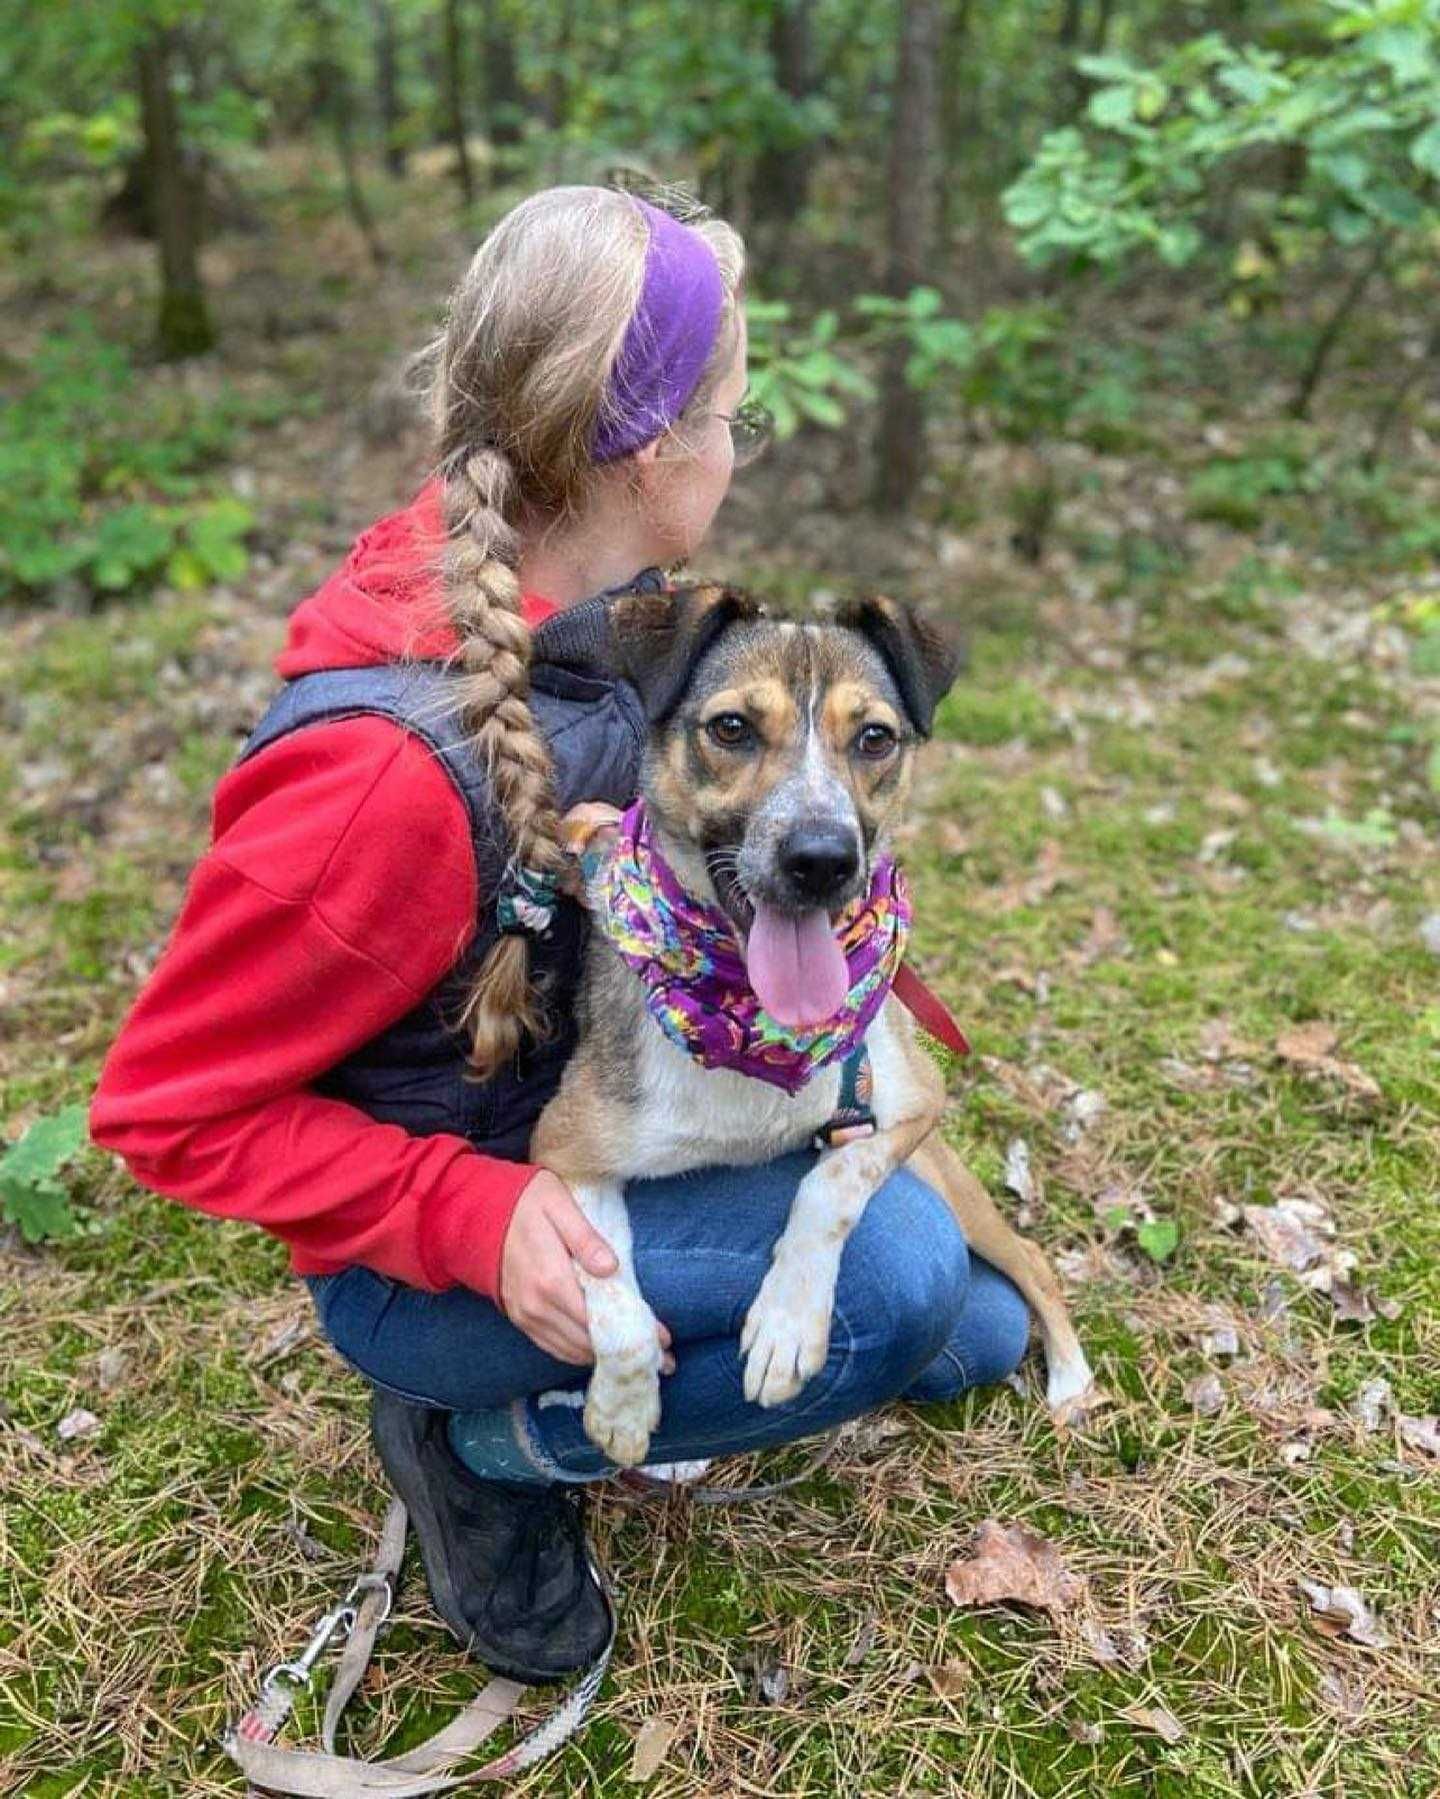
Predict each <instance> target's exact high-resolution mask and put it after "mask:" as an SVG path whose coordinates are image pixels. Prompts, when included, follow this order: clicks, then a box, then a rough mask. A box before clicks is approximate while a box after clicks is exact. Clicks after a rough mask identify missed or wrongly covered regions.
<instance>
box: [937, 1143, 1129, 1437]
mask: <svg viewBox="0 0 1440 1799" xmlns="http://www.w3.org/2000/svg"><path fill="white" fill-rule="evenodd" d="M909 1165H910V1167H911V1168H912V1169H913V1170H914V1172H915V1173H916V1174H918V1175H919V1176H920V1178H921V1179H922V1180H925V1181H928V1182H929V1183H930V1185H931V1186H932V1187H934V1188H935V1189H936V1191H937V1192H939V1193H942V1194H943V1195H944V1196H945V1199H946V1201H947V1202H948V1204H949V1206H950V1209H951V1210H952V1211H953V1212H954V1214H955V1216H956V1218H957V1219H959V1221H960V1228H961V1229H962V1230H963V1231H964V1233H965V1241H966V1242H967V1243H968V1244H969V1245H970V1247H971V1249H973V1250H974V1252H975V1253H976V1255H978V1256H983V1257H984V1258H985V1260H986V1261H987V1262H989V1263H990V1264H991V1265H992V1266H993V1267H996V1268H998V1269H999V1270H1000V1272H1001V1273H1002V1274H1006V1275H1009V1277H1010V1279H1011V1280H1012V1281H1014V1283H1015V1285H1016V1286H1017V1287H1018V1288H1019V1289H1020V1291H1021V1292H1022V1293H1023V1294H1024V1296H1025V1302H1026V1304H1027V1305H1028V1306H1029V1307H1030V1310H1031V1311H1032V1312H1033V1313H1034V1314H1035V1316H1036V1319H1037V1320H1038V1321H1039V1325H1040V1337H1041V1341H1042V1342H1043V1343H1044V1345H1045V1366H1046V1371H1047V1375H1048V1380H1047V1384H1046V1389H1045V1401H1046V1404H1047V1405H1048V1406H1049V1407H1050V1410H1051V1411H1052V1412H1055V1413H1060V1412H1062V1411H1064V1410H1065V1409H1066V1408H1075V1405H1076V1401H1080V1400H1083V1399H1084V1398H1085V1397H1086V1396H1087V1395H1088V1394H1089V1393H1090V1392H1091V1390H1092V1389H1093V1387H1094V1385H1095V1376H1094V1375H1093V1374H1092V1373H1091V1371H1090V1364H1089V1362H1088V1361H1086V1359H1085V1351H1084V1350H1083V1349H1082V1348H1081V1347H1080V1339H1079V1338H1078V1337H1077V1336H1076V1335H1075V1327H1074V1326H1073V1325H1072V1324H1071V1322H1070V1314H1069V1311H1068V1309H1067V1307H1066V1304H1065V1295H1064V1292H1063V1291H1062V1290H1061V1286H1060V1281H1059V1279H1058V1277H1057V1276H1056V1273H1055V1270H1054V1269H1053V1268H1052V1267H1051V1266H1050V1263H1049V1260H1048V1259H1047V1257H1046V1255H1045V1252H1044V1251H1043V1250H1042V1249H1041V1248H1040V1247H1039V1245H1038V1244H1035V1243H1031V1242H1029V1241H1027V1239H1026V1238H1024V1237H1022V1236H1021V1235H1020V1233H1019V1232H1018V1231H1016V1230H1015V1229H1014V1228H1013V1226H1012V1225H1011V1224H1010V1223H1009V1221H1008V1220H1007V1219H1006V1218H1005V1216H1004V1215H1003V1213H1002V1212H1001V1211H1000V1208H999V1207H998V1206H997V1205H996V1204H995V1201H994V1200H993V1199H992V1198H991V1197H990V1195H989V1194H988V1193H987V1192H986V1191H985V1189H984V1187H982V1186H981V1184H980V1182H979V1181H977V1180H976V1178H975V1176H974V1175H973V1174H971V1172H970V1170H969V1169H968V1168H967V1167H966V1166H965V1164H964V1163H963V1162H962V1161H961V1160H960V1158H959V1156H957V1155H956V1153H955V1151H954V1150H953V1149H951V1147H950V1145H949V1144H948V1143H946V1142H945V1141H944V1140H943V1139H942V1138H941V1137H940V1136H939V1134H938V1133H932V1134H931V1135H930V1136H929V1137H928V1138H927V1139H926V1140H925V1142H924V1143H923V1144H922V1145H921V1146H920V1148H919V1149H918V1150H916V1152H915V1153H914V1154H913V1155H912V1156H911V1158H910V1164H909Z"/></svg>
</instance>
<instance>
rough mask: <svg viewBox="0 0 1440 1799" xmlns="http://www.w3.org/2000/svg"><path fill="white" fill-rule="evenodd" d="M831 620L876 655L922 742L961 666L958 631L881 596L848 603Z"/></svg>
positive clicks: (962, 647) (873, 595)
mask: <svg viewBox="0 0 1440 1799" xmlns="http://www.w3.org/2000/svg"><path fill="white" fill-rule="evenodd" d="M836 616H837V618H838V620H839V622H840V623H841V624H842V625H848V626H849V627H850V629H851V630H852V631H859V632H861V633H862V634H863V635H864V636H866V637H868V638H869V639H870V641H871V643H873V644H874V645H875V648H876V649H877V650H879V652H880V654H881V656H882V657H884V659H885V666H886V667H887V668H888V669H889V670H890V674H891V677H892V678H893V680H894V682H895V685H896V686H897V687H898V688H899V689H900V698H901V699H902V700H903V701H904V702H905V710H906V711H907V712H908V713H909V714H910V722H911V724H913V725H914V727H915V729H916V730H917V731H918V732H919V733H920V735H921V736H922V737H928V736H929V735H930V726H931V724H932V723H933V722H934V718H935V708H936V707H937V706H938V705H939V704H940V701H941V700H942V699H943V698H944V697H945V695H946V694H947V693H948V692H949V691H950V687H951V684H952V683H953V681H954V680H955V677H956V676H957V675H958V674H959V673H960V671H961V669H962V668H964V666H965V647H964V645H963V643H962V642H961V641H960V637H959V634H958V632H956V631H955V629H954V628H953V627H952V626H948V625H942V624H941V622H940V621H939V620H938V619H936V618H935V617H934V616H933V615H932V614H930V613H927V612H922V611H920V609H919V608H918V607H915V606H908V605H905V604H904V603H903V602H901V601H899V600H892V599H889V598H888V597H887V596H886V595H884V594H872V595H869V596H867V597H866V598H865V599H863V600H855V601H852V602H851V604H850V605H848V606H844V607H842V608H841V610H840V611H839V613H838V614H837V615H836Z"/></svg>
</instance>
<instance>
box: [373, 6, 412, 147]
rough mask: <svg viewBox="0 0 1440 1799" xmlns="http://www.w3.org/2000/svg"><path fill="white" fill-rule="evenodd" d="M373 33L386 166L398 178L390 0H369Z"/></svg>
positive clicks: (399, 134)
mask: <svg viewBox="0 0 1440 1799" xmlns="http://www.w3.org/2000/svg"><path fill="white" fill-rule="evenodd" d="M370 14H371V18H372V19H373V21H374V36H375V101H376V105H377V107H378V109H379V113H380V135H381V139H382V140H383V142H384V146H385V168H386V170H387V172H388V173H389V174H391V175H393V176H394V177H395V179H396V180H397V181H398V180H399V179H400V178H401V177H402V176H403V175H404V173H405V139H404V134H403V130H402V126H401V120H400V71H399V51H398V48H397V45H396V39H395V11H394V8H393V7H392V5H391V4H390V0H370Z"/></svg>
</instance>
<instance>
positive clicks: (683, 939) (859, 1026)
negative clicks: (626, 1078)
mask: <svg viewBox="0 0 1440 1799" xmlns="http://www.w3.org/2000/svg"><path fill="white" fill-rule="evenodd" d="M586 860H587V866H586V875H587V881H588V885H589V891H590V915H591V918H592V920H593V922H594V924H595V925H596V927H597V929H599V930H601V931H603V932H604V934H605V936H606V937H607V938H608V939H609V940H610V942H611V943H613V944H614V946H615V948H616V949H617V950H618V951H619V952H620V954H621V955H622V956H623V957H624V958H625V960H626V961H627V962H628V963H629V964H630V966H631V967H632V968H633V969H634V970H635V972H636V973H637V974H638V975H639V976H640V978H641V980H642V981H643V983H644V986H645V1004H646V1005H647V1006H648V1007H649V1009H650V1015H651V1017H653V1018H654V1019H655V1021H656V1022H657V1023H658V1024H659V1026H660V1028H661V1029H662V1030H663V1031H664V1032H665V1035H666V1036H667V1037H669V1038H670V1040H671V1042H672V1043H675V1044H677V1045H678V1046H679V1047H680V1048H681V1049H683V1050H684V1051H686V1053H687V1054H689V1055H691V1056H693V1057H694V1058H695V1060H696V1061H697V1062H699V1063H700V1064H701V1065H702V1066H703V1067H706V1068H733V1069H734V1070H735V1071H736V1073H738V1074H745V1075H749V1076H751V1077H752V1078H753V1079H755V1080H759V1081H769V1082H770V1084H771V1085H772V1086H774V1087H783V1088H784V1090H785V1091H786V1092H787V1093H798V1092H799V1091H800V1089H801V1088H802V1087H803V1086H804V1085H805V1083H806V1082H807V1081H808V1080H809V1079H810V1078H811V1076H812V1075H814V1074H815V1073H816V1072H817V1070H819V1069H821V1068H826V1067H828V1066H829V1065H830V1064H831V1063H832V1062H841V1061H844V1059H845V1058H846V1057H847V1056H849V1055H850V1054H851V1053H852V1052H853V1051H854V1050H855V1048H856V1047H857V1046H858V1045H859V1043H860V1041H861V1039H862V1038H863V1037H864V1035H865V1032H866V1030H867V1029H868V1027H869V1025H870V1021H871V1020H872V1019H873V1018H874V1016H875V1014H876V1013H877V1012H878V1011H879V1010H880V1007H881V1005H882V1003H883V1002H884V999H885V996H886V994H887V993H889V991H890V985H891V982H892V981H893V980H894V978H895V972H896V970H897V969H898V968H899V966H900V964H901V962H902V961H903V959H904V956H905V943H906V939H907V937H908V936H909V932H910V891H909V888H908V886H907V884H906V881H905V877H904V875H903V874H902V873H901V871H900V870H899V869H898V868H897V867H896V866H895V864H894V862H892V861H891V860H890V858H889V857H888V856H886V857H882V858H881V859H880V860H879V861H878V862H877V863H876V864H875V870H874V873H873V875H872V876H871V880H870V891H869V893H867V894H866V895H865V896H864V897H863V898H861V899H857V900H854V901H852V902H851V904H850V905H848V906H846V907H845V909H844V911H843V912H841V913H840V915H839V917H838V918H837V919H836V920H835V932H836V935H837V936H838V938H839V940H840V947H841V948H842V949H843V950H844V952H845V960H846V963H847V964H848V965H849V969H850V991H849V994H848V995H847V996H846V1000H845V1004H844V1005H843V1006H842V1007H841V1009H840V1010H839V1012H837V1013H836V1015H835V1016H834V1017H833V1018H831V1019H828V1020H827V1021H826V1022H825V1023H824V1024H821V1025H817V1026H813V1027H811V1026H807V1027H804V1028H798V1029H797V1028H792V1027H790V1026H786V1025H781V1024H777V1023H776V1022H775V1020H774V1019H773V1018H771V1017H770V1015H769V1013H768V1012H766V1011H765V1010H764V1009H763V1008H762V1007H761V1004H760V1001H759V1000H758V999H757V998H756V997H755V991H754V989H753V988H752V987H751V985H750V978H749V976H748V975H747V974H746V972H745V959H744V957H743V955H742V954H741V949H740V944H739V941H738V940H737V938H736V935H735V927H734V925H733V924H732V923H731V922H730V918H729V916H728V914H727V913H725V912H723V911H722V910H721V909H720V907H719V906H715V905H710V904H707V903H706V902H705V901H704V900H699V899H696V898H695V897H694V895H693V894H690V893H687V892H686V890H685V889H684V887H682V886H681V884H680V881H679V880H678V878H677V877H676V875H675V873H674V871H673V870H672V869H671V868H669V867H668V866H667V865H666V863H665V861H664V859H663V858H662V857H661V856H660V854H659V852H658V851H657V850H656V849H655V847H654V844H653V842H652V839H651V834H650V821H649V820H648V819H647V818H646V816H645V807H644V803H643V802H642V801H640V800H637V801H636V802H635V804H634V805H633V806H632V807H631V808H630V810H629V811H628V812H627V813H626V814H625V816H624V817H623V818H622V819H621V821H620V828H619V832H618V834H617V836H616V838H615V841H614V844H613V846H612V847H611V848H610V849H609V850H608V852H606V853H605V854H604V855H603V856H602V857H601V858H600V859H599V861H598V864H596V865H593V872H592V866H591V865H589V859H588V858H587V859H586Z"/></svg>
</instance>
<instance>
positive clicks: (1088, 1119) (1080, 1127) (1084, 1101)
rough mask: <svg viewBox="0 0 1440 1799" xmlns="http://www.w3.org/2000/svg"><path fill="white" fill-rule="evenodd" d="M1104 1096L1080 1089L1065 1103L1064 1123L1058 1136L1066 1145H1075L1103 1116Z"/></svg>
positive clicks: (1086, 1089) (1083, 1088)
mask: <svg viewBox="0 0 1440 1799" xmlns="http://www.w3.org/2000/svg"><path fill="white" fill-rule="evenodd" d="M1104 1112H1105V1095H1104V1094H1103V1093H1096V1092H1095V1091H1094V1090H1093V1089H1092V1088H1089V1087H1082V1088H1081V1089H1080V1091H1079V1092H1078V1093H1072V1094H1071V1096H1070V1098H1069V1099H1068V1100H1067V1101H1066V1102H1065V1122H1064V1124H1063V1125H1062V1126H1061V1128H1060V1134H1061V1136H1062V1137H1063V1138H1064V1139H1065V1141H1066V1142H1067V1143H1077V1142H1078V1141H1079V1140H1080V1138H1081V1137H1083V1136H1084V1134H1085V1132H1086V1131H1088V1130H1089V1129H1090V1127H1091V1126H1092V1125H1093V1124H1094V1123H1095V1122H1096V1121H1097V1120H1098V1119H1099V1118H1101V1117H1102V1116H1103V1115H1104Z"/></svg>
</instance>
